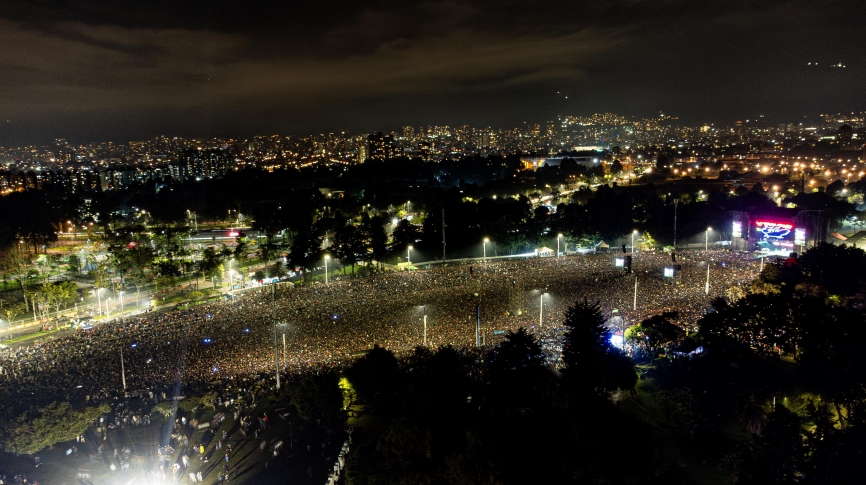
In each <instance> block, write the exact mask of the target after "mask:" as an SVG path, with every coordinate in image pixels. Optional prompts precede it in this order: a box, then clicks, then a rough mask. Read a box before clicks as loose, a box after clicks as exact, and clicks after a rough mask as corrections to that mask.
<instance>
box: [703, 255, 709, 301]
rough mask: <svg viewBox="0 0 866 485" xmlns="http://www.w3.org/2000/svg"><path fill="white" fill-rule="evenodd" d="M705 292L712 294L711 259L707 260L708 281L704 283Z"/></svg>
mask: <svg viewBox="0 0 866 485" xmlns="http://www.w3.org/2000/svg"><path fill="white" fill-rule="evenodd" d="M704 294H705V295H709V294H710V261H709V260H707V283H706V285H704Z"/></svg>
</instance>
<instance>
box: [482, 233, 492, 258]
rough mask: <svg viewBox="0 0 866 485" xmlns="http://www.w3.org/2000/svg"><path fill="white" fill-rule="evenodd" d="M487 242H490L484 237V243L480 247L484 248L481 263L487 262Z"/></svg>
mask: <svg viewBox="0 0 866 485" xmlns="http://www.w3.org/2000/svg"><path fill="white" fill-rule="evenodd" d="M488 242H490V239H488V238H486V237H485V238H484V242H483V243H482V246H483V247H484V258H483V259H482V261H484V262H485V263H486V262H487V243H488Z"/></svg>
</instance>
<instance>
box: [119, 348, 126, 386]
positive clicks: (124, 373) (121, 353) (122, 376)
mask: <svg viewBox="0 0 866 485" xmlns="http://www.w3.org/2000/svg"><path fill="white" fill-rule="evenodd" d="M120 378H121V379H122V381H123V392H126V368H125V367H124V366H123V346H122V345H121V346H120Z"/></svg>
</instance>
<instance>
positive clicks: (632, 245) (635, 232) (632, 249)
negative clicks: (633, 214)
mask: <svg viewBox="0 0 866 485" xmlns="http://www.w3.org/2000/svg"><path fill="white" fill-rule="evenodd" d="M635 234H637V229H635V230H634V231H632V232H631V253H632V254H634V235H635Z"/></svg>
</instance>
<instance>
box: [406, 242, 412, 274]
mask: <svg viewBox="0 0 866 485" xmlns="http://www.w3.org/2000/svg"><path fill="white" fill-rule="evenodd" d="M410 251H412V245H411V244H410V245H409V246H408V247H407V248H406V263H408V264H407V266H406V269H409V266H412V255H411V254H410Z"/></svg>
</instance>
